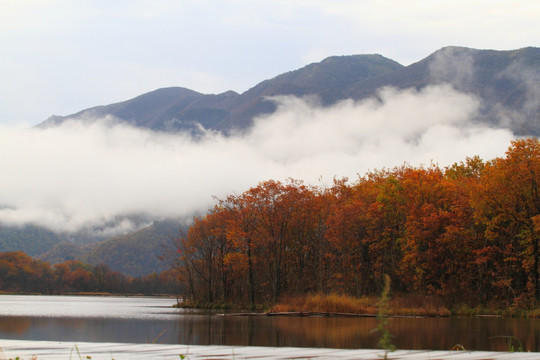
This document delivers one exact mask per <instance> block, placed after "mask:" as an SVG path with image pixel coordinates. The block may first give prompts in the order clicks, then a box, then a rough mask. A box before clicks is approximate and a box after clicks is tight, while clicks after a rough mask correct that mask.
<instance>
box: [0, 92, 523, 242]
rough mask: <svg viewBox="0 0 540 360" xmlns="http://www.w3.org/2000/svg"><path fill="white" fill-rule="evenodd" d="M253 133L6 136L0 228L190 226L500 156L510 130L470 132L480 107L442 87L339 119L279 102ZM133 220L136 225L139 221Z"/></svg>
mask: <svg viewBox="0 0 540 360" xmlns="http://www.w3.org/2000/svg"><path fill="white" fill-rule="evenodd" d="M274 101H276V103H277V104H278V109H277V111H276V112H275V113H274V114H272V115H269V116H265V117H261V118H259V119H256V120H255V125H254V127H253V128H252V129H251V130H250V131H249V132H247V133H244V134H241V135H240V134H238V135H235V136H231V137H224V136H222V135H220V134H218V133H214V132H207V133H206V134H205V135H204V136H202V137H201V138H200V139H197V140H194V139H192V138H190V137H189V136H188V135H186V134H166V133H156V132H151V131H148V130H144V129H139V128H133V127H129V126H126V125H125V124H122V123H121V122H119V121H117V120H115V119H112V118H106V119H94V120H95V121H91V122H85V123H84V124H83V123H82V122H67V123H64V124H63V125H61V126H59V127H54V128H47V129H42V128H31V129H28V128H14V127H0V168H1V169H2V176H0V222H2V223H7V224H19V225H20V224H25V223H34V224H39V225H44V226H47V227H50V228H52V229H54V230H57V231H77V230H80V229H84V228H86V229H88V228H96V229H99V231H100V232H102V233H104V234H105V233H106V234H112V233H114V232H119V231H129V230H132V228H134V227H136V226H137V225H138V224H139V225H140V222H137V220H136V219H161V218H169V217H189V216H192V214H194V213H197V212H202V211H206V210H207V209H208V208H209V207H211V206H212V204H213V196H217V197H224V196H226V195H227V194H231V193H241V192H242V191H244V190H246V189H248V188H249V187H251V186H256V185H257V183H258V182H259V181H263V180H267V179H277V180H284V179H286V178H288V177H293V178H296V179H302V180H305V181H306V182H308V183H312V184H317V183H318V181H319V179H321V178H322V179H323V181H324V182H326V183H330V182H331V181H332V179H333V178H334V177H349V178H351V179H353V180H354V179H355V178H356V176H357V174H360V175H362V174H364V173H365V172H366V171H368V170H370V169H371V170H373V169H376V168H383V167H387V168H388V167H393V166H398V165H401V164H402V163H403V162H408V163H410V164H413V165H420V164H429V163H430V162H431V161H434V162H437V163H439V164H440V165H441V166H444V165H449V164H451V163H453V162H456V161H461V160H464V159H465V157H466V156H473V155H480V156H481V157H482V158H484V159H490V158H493V157H495V156H499V155H502V154H503V153H504V151H505V150H506V148H507V147H508V145H509V142H510V140H511V139H512V137H513V136H512V134H511V132H510V131H508V130H504V129H491V128H487V127H481V126H478V125H474V124H473V123H471V121H470V119H471V118H472V117H474V115H475V113H476V111H477V109H478V107H479V106H480V104H479V102H478V100H477V99H475V98H473V97H471V96H469V95H465V94H462V93H459V92H457V91H456V90H454V89H453V88H452V87H450V86H446V85H440V86H434V87H428V88H426V89H424V90H421V91H417V90H410V89H409V90H400V91H398V90H395V89H391V88H387V89H383V90H381V91H380V92H379V94H378V98H377V99H369V100H366V101H362V102H354V101H343V102H340V103H338V104H336V105H335V106H333V107H330V108H325V107H322V106H320V105H318V103H317V100H316V99H313V98H305V99H299V98H294V97H279V98H275V99H274ZM134 219H135V220H134Z"/></svg>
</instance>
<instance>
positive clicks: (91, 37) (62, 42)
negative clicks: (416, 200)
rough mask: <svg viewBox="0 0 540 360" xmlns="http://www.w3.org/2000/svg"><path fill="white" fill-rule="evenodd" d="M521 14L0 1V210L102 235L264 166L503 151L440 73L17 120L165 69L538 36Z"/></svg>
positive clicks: (312, 174)
mask: <svg viewBox="0 0 540 360" xmlns="http://www.w3.org/2000/svg"><path fill="white" fill-rule="evenodd" d="M538 18H540V2H538V1H519V0H513V1H497V0H490V1H476V0H468V1H461V0H452V1H436V0H429V1H401V0H400V1H397V0H396V1H391V0H381V1H369V0H366V1H360V0H355V1H348V0H334V1H317V0H310V1H304V0H294V1H281V0H272V1H270V0H257V1H242V0H230V1H218V0H216V1H205V0H196V1H184V0H182V1H178V0H176V1H166V0H153V1H121V0H118V1H77V0H48V1H45V0H43V1H40V0H33V1H32V0H17V1H14V0H13V1H11V0H0V46H1V49H2V54H1V56H0V79H1V81H0V169H1V171H2V173H1V176H0V224H8V225H16V226H19V225H25V224H37V225H42V226H46V227H48V228H50V229H53V230H56V231H62V232H64V231H67V232H75V231H78V230H81V229H94V230H95V231H99V232H101V233H102V234H103V235H114V234H118V233H123V232H127V231H132V230H134V229H136V228H138V227H140V226H142V224H141V223H137V222H135V221H134V220H133V219H135V218H137V219H140V218H144V219H146V220H148V221H150V220H158V219H165V218H171V217H175V218H180V217H185V218H189V217H191V216H192V215H193V214H197V213H201V212H204V211H206V210H207V209H208V208H210V207H211V206H212V204H213V203H214V201H215V200H214V197H218V198H223V197H225V196H227V195H228V194H231V193H235V194H239V193H241V192H243V191H245V190H247V189H248V188H249V187H252V186H256V185H257V183H258V182H260V181H264V180H268V179H275V180H281V181H284V180H286V179H287V178H295V179H299V180H303V181H305V182H306V183H309V184H314V185H318V186H330V185H331V184H332V181H333V179H334V178H335V177H336V178H341V177H347V178H349V179H352V181H354V179H355V178H358V176H362V175H363V174H365V173H366V172H367V171H370V170H375V169H382V168H392V167H394V166H399V165H401V164H403V163H405V162H406V163H409V164H411V165H413V166H423V165H429V164H430V163H435V164H437V165H439V166H441V167H444V166H447V165H450V164H452V163H453V162H459V161H463V160H465V158H466V157H467V156H474V155H479V156H480V157H481V158H483V159H485V160H488V159H492V158H494V157H496V156H502V155H504V152H505V150H506V149H507V148H508V146H509V145H510V141H511V140H512V139H513V138H514V136H513V134H512V133H511V132H510V131H509V130H507V129H504V128H499V129H494V128H489V127H486V126H481V125H471V124H472V122H471V119H473V118H475V116H476V115H477V113H478V111H479V109H480V108H481V106H482V104H481V101H480V100H479V99H478V98H476V97H475V96H474V95H472V94H463V93H460V92H458V91H456V90H455V89H454V88H453V87H452V86H451V84H444V83H443V84H439V85H437V86H431V87H428V88H425V89H422V90H420V91H418V90H415V89H403V90H395V89H381V90H380V92H379V99H380V101H374V100H372V99H367V100H365V101H361V102H353V101H351V100H345V101H343V102H340V103H338V104H336V105H334V106H332V107H329V108H323V107H321V106H320V105H319V104H317V102H316V101H313V99H298V98H294V97H279V98H275V99H274V101H275V102H276V104H277V105H278V110H277V111H276V112H275V113H273V114H271V115H268V116H264V117H261V118H257V119H255V122H254V126H253V128H252V129H251V130H250V131H248V132H247V133H245V134H237V135H234V136H230V137H224V136H222V135H220V134H217V133H213V132H208V133H206V134H205V135H204V136H202V137H201V138H200V139H198V140H196V141H195V140H193V139H192V138H190V137H189V136H188V135H185V134H181V133H180V134H163V133H154V132H151V131H149V130H144V129H138V128H131V127H128V126H126V125H123V124H121V123H119V122H118V121H117V120H118V119H113V118H103V119H92V120H95V121H92V122H87V123H85V124H82V123H80V122H79V123H77V122H66V123H64V124H62V125H61V126H58V127H54V128H47V129H43V128H36V127H33V125H35V124H38V123H39V122H41V121H43V120H45V119H46V118H47V117H48V116H50V115H52V114H55V115H68V114H71V113H75V112H78V111H80V110H82V109H85V108H89V107H93V106H96V105H104V104H110V103H114V102H118V101H122V100H127V99H130V98H132V97H135V96H137V95H140V94H142V93H145V92H148V91H151V90H154V89H157V88H160V87H166V86H183V87H187V88H190V89H193V90H196V91H199V92H202V93H220V92H223V91H227V90H234V91H237V92H243V91H245V90H247V89H249V88H250V87H252V86H255V85H256V84H257V83H259V82H260V81H263V80H265V79H268V78H271V77H273V76H276V75H279V74H281V73H284V72H287V71H290V70H294V69H297V68H300V67H303V66H305V65H307V64H309V63H311V62H316V61H321V60H322V59H324V58H325V57H328V56H332V55H348V54H366V53H379V54H382V55H384V56H386V57H388V58H391V59H394V60H396V61H398V62H400V63H401V64H404V65H408V64H410V63H413V62H415V61H419V60H421V59H422V58H424V57H426V56H428V55H429V54H431V53H432V52H434V51H436V50H437V49H440V48H442V47H444V46H448V45H458V46H468V47H473V48H479V49H497V50H505V49H516V48H521V47H525V46H539V44H538V41H539V39H540V31H539V30H540V26H538V25H537V20H538ZM451 70H452V71H454V70H456V72H455V73H456V74H467V71H465V70H468V69H451ZM457 70H459V71H457ZM434 71H436V69H435V70H434ZM443 71H446V72H448V71H449V69H447V68H445V69H443ZM433 75H434V76H436V75H437V74H433ZM463 78H464V79H465V80H466V76H463ZM456 80H460V81H461V80H463V79H462V78H461V77H457V78H456ZM531 89H532V90H534V89H536V90H535V91H536V92H534V91H533V92H531V94H534V95H535V96H534V98H535V99H537V98H538V97H537V96H536V95H537V94H538V89H537V88H534V87H531ZM141 215H142V216H141Z"/></svg>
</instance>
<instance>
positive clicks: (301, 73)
mask: <svg viewBox="0 0 540 360" xmlns="http://www.w3.org/2000/svg"><path fill="white" fill-rule="evenodd" d="M441 83H449V84H451V85H452V86H454V87H455V88H456V89H457V90H460V91H463V92H466V93H470V94H473V95H475V96H477V97H478V98H479V99H481V100H482V104H483V107H482V109H481V114H480V117H479V119H478V120H479V121H482V122H485V123H488V124H490V125H494V126H498V125H503V126H507V127H510V128H511V129H512V130H513V131H514V132H515V134H516V135H535V136H540V101H539V100H538V99H540V86H538V84H539V83H540V49H539V48H533V47H528V48H523V49H519V50H512V51H495V50H477V49H470V48H464V47H445V48H442V49H440V50H438V51H436V52H435V53H433V54H431V55H429V56H428V57H426V58H425V59H422V60H420V61H418V62H416V63H414V64H411V65H409V66H403V65H400V64H398V63H397V62H395V61H393V60H391V59H388V58H385V57H383V56H381V55H351V56H333V57H329V58H327V59H325V60H323V61H321V62H318V63H313V64H310V65H307V66H305V67H303V68H301V69H298V70H295V71H290V72H288V73H285V74H282V75H279V76H276V77H275V78H272V79H269V80H265V81H263V82H261V83H259V84H258V85H256V86H254V87H253V88H251V89H249V90H247V91H246V92H244V93H242V94H238V93H235V92H233V91H228V92H225V93H222V94H217V95H208V94H201V93H198V92H195V91H192V90H189V89H185V88H180V87H173V88H164V89H158V90H155V91H152V92H149V93H147V94H143V95H140V96H138V97H136V98H134V99H131V100H127V101H124V102H120V103H116V104H111V105H106V106H98V107H94V108H90V109H86V110H82V111H80V112H78V113H76V114H73V115H68V116H52V117H50V118H49V119H47V120H46V121H44V122H43V123H41V124H40V126H54V125H56V124H59V123H61V122H63V121H65V120H68V119H81V120H91V119H95V118H99V117H104V116H107V115H110V116H114V117H117V118H119V119H121V120H123V121H125V122H127V123H129V124H131V125H134V126H138V127H143V128H149V129H153V130H159V131H170V132H173V131H180V130H182V131H190V132H192V133H193V134H197V133H198V132H200V127H199V126H202V127H204V128H205V129H212V130H217V131H221V132H223V133H228V132H230V131H231V130H233V129H240V130H241V129H246V128H248V127H249V126H250V125H251V124H252V121H253V118H254V117H255V116H258V115H261V114H267V113H271V112H273V111H274V110H275V105H274V104H273V103H272V102H271V101H269V100H268V99H267V97H269V96H277V95H295V96H306V95H315V96H317V97H319V98H320V100H321V102H322V104H324V105H331V104H333V103H335V102H337V101H339V100H343V99H354V100H361V99H365V98H368V97H376V96H377V91H378V90H379V89H380V88H382V87H385V86H391V87H395V88H398V89H404V88H416V89H421V88H424V87H426V86H429V85H435V84H441Z"/></svg>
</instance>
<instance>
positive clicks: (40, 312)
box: [0, 296, 540, 351]
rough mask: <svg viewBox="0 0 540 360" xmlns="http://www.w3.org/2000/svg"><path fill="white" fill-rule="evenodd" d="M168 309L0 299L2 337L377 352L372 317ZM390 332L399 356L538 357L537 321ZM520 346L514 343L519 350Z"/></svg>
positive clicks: (430, 324)
mask: <svg viewBox="0 0 540 360" xmlns="http://www.w3.org/2000/svg"><path fill="white" fill-rule="evenodd" d="M36 298H38V299H36ZM4 301H5V302H4ZM174 302H175V301H174V300H172V299H147V298H144V299H132V298H114V299H111V298H90V299H86V298H84V297H80V298H76V299H73V298H60V297H50V298H47V299H46V301H44V300H43V298H39V297H25V298H22V299H21V298H17V299H13V298H11V299H7V298H4V297H3V296H0V338H10V339H24V340H53V341H73V342H77V341H79V342H80V341H97V342H135V343H169V344H192V345H233V346H241V345H254V346H294V347H296V346H299V347H330V348H376V347H377V341H378V338H379V334H378V333H376V332H374V331H373V329H375V327H376V326H377V320H376V319H373V318H296V317H292V318H291V317H265V316H263V317H233V316H226V317H221V316H216V315H210V314H202V313H198V312H184V311H182V310H176V309H173V308H172V307H171V305H172V303H174ZM8 303H11V305H7V306H4V305H5V304H8ZM44 303H46V305H45V306H43V304H44ZM51 304H56V306H57V307H60V308H61V307H63V306H64V307H70V306H71V308H77V309H78V311H77V312H76V313H75V315H73V313H74V312H73V310H70V311H69V314H70V315H69V316H65V311H60V310H58V309H55V310H53V311H52V312H51V311H50V310H51V308H53V307H51ZM74 304H77V306H74ZM68 305H69V306H68ZM6 309H8V310H9V309H11V310H10V311H12V312H14V314H11V315H10V314H9V313H8V311H7V310H6ZM24 309H26V310H24ZM96 309H100V311H96ZM389 330H390V332H391V333H392V335H393V336H394V337H393V342H394V344H395V345H396V346H397V348H400V349H434V350H448V349H451V348H452V347H453V346H454V345H456V344H460V345H462V346H463V347H465V348H466V349H468V350H492V351H508V350H509V349H510V345H509V344H510V343H509V341H510V340H511V338H510V337H513V338H515V339H519V341H520V343H521V344H522V346H523V348H524V349H525V350H530V351H540V347H539V344H540V321H538V320H529V319H500V318H472V319H471V318H439V319H427V318H416V319H415V318H394V319H392V320H391V321H390V325H389ZM520 343H519V342H517V341H516V340H514V341H513V343H512V344H513V346H514V348H518V347H519V346H520Z"/></svg>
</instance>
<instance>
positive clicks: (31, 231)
mask: <svg viewBox="0 0 540 360" xmlns="http://www.w3.org/2000/svg"><path fill="white" fill-rule="evenodd" d="M65 240H66V239H65V238H63V237H62V236H61V235H58V234H56V233H54V232H53V231H50V230H48V229H45V228H43V227H39V226H35V225H25V226H22V227H17V226H6V225H2V224H0V252H5V251H19V250H20V251H23V252H25V253H27V254H28V255H31V256H34V255H39V254H41V253H43V252H45V251H47V250H49V249H51V248H52V247H54V246H55V245H57V244H59V243H61V242H63V241H65Z"/></svg>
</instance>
